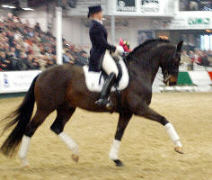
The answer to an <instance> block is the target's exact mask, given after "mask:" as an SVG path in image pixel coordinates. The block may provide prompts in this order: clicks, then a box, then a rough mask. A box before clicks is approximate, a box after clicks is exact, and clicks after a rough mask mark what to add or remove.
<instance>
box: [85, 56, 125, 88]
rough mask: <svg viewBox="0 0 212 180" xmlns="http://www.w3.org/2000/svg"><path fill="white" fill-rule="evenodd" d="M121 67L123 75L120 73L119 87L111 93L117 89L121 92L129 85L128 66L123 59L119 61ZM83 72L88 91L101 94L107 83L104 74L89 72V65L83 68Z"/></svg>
mask: <svg viewBox="0 0 212 180" xmlns="http://www.w3.org/2000/svg"><path fill="white" fill-rule="evenodd" d="M119 66H120V69H121V71H120V72H121V73H119V74H120V77H119V82H118V86H117V87H116V88H115V87H112V89H111V91H115V90H116V89H117V90H119V91H121V90H123V89H125V88H126V87H127V86H128V84H129V73H128V70H127V67H126V64H125V63H124V61H123V60H122V59H121V60H119ZM83 71H84V75H85V83H86V86H87V88H88V90H89V91H92V92H101V90H102V88H103V85H104V82H105V77H104V76H102V72H94V71H89V70H88V66H87V65H85V66H83Z"/></svg>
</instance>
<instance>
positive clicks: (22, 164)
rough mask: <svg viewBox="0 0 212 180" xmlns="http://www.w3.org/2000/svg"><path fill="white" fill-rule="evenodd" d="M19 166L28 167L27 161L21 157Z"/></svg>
mask: <svg viewBox="0 0 212 180" xmlns="http://www.w3.org/2000/svg"><path fill="white" fill-rule="evenodd" d="M21 167H22V168H28V167H29V162H28V161H27V160H26V159H25V158H23V159H22V158H21Z"/></svg>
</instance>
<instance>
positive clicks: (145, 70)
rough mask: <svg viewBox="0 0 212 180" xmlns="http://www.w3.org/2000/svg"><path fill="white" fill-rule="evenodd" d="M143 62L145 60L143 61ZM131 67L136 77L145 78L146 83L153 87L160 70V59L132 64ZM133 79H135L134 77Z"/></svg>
mask: <svg viewBox="0 0 212 180" xmlns="http://www.w3.org/2000/svg"><path fill="white" fill-rule="evenodd" d="M139 59H141V58H139ZM141 61H145V60H143V59H141ZM129 67H130V71H132V72H133V74H134V76H137V77H142V76H145V77H144V78H145V80H146V82H148V83H150V84H151V85H152V84H153V82H154V79H155V77H156V74H157V72H158V70H159V58H152V59H150V60H148V62H140V63H138V64H136V63H132V64H131V65H130V66H129ZM132 79H134V78H133V77H132Z"/></svg>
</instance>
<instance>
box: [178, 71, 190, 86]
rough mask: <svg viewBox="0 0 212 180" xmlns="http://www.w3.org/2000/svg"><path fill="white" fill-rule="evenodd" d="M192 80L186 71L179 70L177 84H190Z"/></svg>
mask: <svg viewBox="0 0 212 180" xmlns="http://www.w3.org/2000/svg"><path fill="white" fill-rule="evenodd" d="M192 84H193V83H192V80H191V78H190V76H189V74H188V72H179V74H178V79H177V85H192Z"/></svg>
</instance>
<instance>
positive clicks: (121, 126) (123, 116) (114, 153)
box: [109, 112, 132, 166]
mask: <svg viewBox="0 0 212 180" xmlns="http://www.w3.org/2000/svg"><path fill="white" fill-rule="evenodd" d="M131 117H132V113H130V112H125V113H120V115H119V121H118V126H117V130H116V134H115V139H114V140H113V144H112V146H111V149H110V153H109V157H110V159H111V160H113V161H114V162H115V164H116V166H122V165H123V163H122V162H121V161H120V160H119V158H118V153H119V148H120V143H121V139H122V136H123V134H124V130H125V129H126V127H127V125H128V122H129V120H130V118H131Z"/></svg>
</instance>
